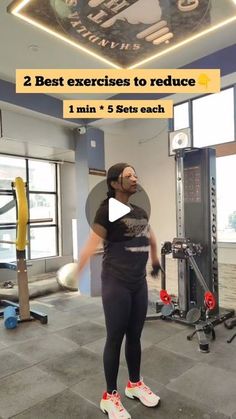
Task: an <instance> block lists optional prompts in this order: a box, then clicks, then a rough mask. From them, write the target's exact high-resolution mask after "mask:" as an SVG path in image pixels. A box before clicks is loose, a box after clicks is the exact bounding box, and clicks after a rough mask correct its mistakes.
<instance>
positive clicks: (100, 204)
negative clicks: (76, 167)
mask: <svg viewBox="0 0 236 419" xmlns="http://www.w3.org/2000/svg"><path fill="white" fill-rule="evenodd" d="M82 205H84V204H83V203H81V206H82ZM135 207H136V209H135ZM137 207H139V209H140V210H141V215H138V214H137ZM101 208H102V209H101ZM99 209H100V210H101V212H102V216H103V221H104V224H105V225H107V228H108V229H110V233H111V232H112V231H113V229H114V230H115V231H117V232H118V233H116V234H115V235H114V236H112V235H111V236H110V241H114V242H118V241H124V240H125V241H126V240H127V241H129V240H131V239H132V236H129V235H127V236H124V229H125V228H126V227H125V226H126V225H128V224H132V225H133V228H134V229H136V230H137V231H138V234H142V229H145V226H146V222H145V221H144V222H143V221H142V219H143V214H144V213H145V214H146V217H147V219H148V220H149V217H150V212H151V205H150V201H149V198H148V195H147V193H146V192H145V190H144V189H143V188H142V186H141V185H138V187H137V192H136V193H134V194H133V195H132V196H131V197H130V199H129V201H128V203H126V205H125V204H123V203H122V202H121V201H119V200H118V199H115V198H114V197H110V198H108V197H107V181H106V178H105V179H104V180H102V181H101V180H100V176H94V177H93V178H90V193H89V194H88V197H87V200H86V203H85V213H86V218H87V221H88V224H89V225H90V227H91V228H92V229H94V224H95V223H94V220H95V218H96V215H97V212H98V211H99ZM139 214H140V212H139ZM107 223H108V224H107ZM102 225H103V224H102ZM116 229H117V230H116ZM94 231H95V232H96V233H97V229H96V230H94Z"/></svg>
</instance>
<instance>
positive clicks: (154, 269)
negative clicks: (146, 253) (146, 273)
mask: <svg viewBox="0 0 236 419" xmlns="http://www.w3.org/2000/svg"><path fill="white" fill-rule="evenodd" d="M161 270H162V268H161V265H160V262H159V261H157V262H154V263H152V270H151V272H150V274H151V276H152V277H153V278H157V277H158V275H159V272H160V271H161Z"/></svg>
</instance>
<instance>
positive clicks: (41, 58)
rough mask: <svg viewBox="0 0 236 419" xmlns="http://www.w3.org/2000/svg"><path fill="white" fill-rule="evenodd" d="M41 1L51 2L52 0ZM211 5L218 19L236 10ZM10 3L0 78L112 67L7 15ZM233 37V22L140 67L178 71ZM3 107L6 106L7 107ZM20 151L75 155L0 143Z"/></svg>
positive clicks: (0, 15)
mask: <svg viewBox="0 0 236 419" xmlns="http://www.w3.org/2000/svg"><path fill="white" fill-rule="evenodd" d="M43 1H44V2H45V1H48V2H50V1H51V0H43ZM60 1H62V0H60ZM63 1H64V0H63ZM81 1H84V0H81ZM86 1H87V0H86ZM93 1H98V0H93ZM129 1H130V0H129ZM157 1H158V0H157ZM166 1H167V0H166ZM168 1H175V0H168ZM176 1H177V0H176ZM192 1H196V0H192ZM146 2H147V4H148V2H149V0H146ZM152 2H153V0H152ZM186 2H187V0H186ZM190 2H191V1H190ZM212 2H213V3H214V4H215V6H216V10H217V14H218V15H219V16H220V15H221V14H223V13H224V10H225V7H226V6H228V5H229V2H230V7H232V4H233V7H235V14H236V1H234V0H212ZM10 3H11V0H1V2H0V57H1V59H0V79H2V80H6V81H9V82H12V83H14V82H15V70H16V69H18V68H45V69H46V68H48V69H50V68H57V69H66V68H68V69H70V68H71V69H103V68H111V66H110V65H108V64H107V63H104V62H102V61H100V60H99V59H97V58H95V57H93V56H91V55H89V54H87V53H85V52H84V51H81V50H79V49H77V48H75V47H73V46H71V45H68V44H66V43H64V42H62V41H61V40H60V39H58V38H55V37H53V36H51V35H49V34H48V33H46V32H44V31H42V30H40V29H38V28H36V27H34V26H32V25H30V24H28V23H26V22H24V21H23V20H21V19H19V18H17V17H15V16H13V15H11V14H9V13H8V12H7V7H8V6H9V4H10ZM149 4H150V3H149ZM235 34H236V21H234V22H232V23H230V24H228V25H225V26H224V27H223V28H221V29H219V30H216V31H212V32H210V33H208V34H207V35H206V36H204V37H200V38H198V39H195V40H194V41H192V42H191V43H189V44H186V45H185V46H183V47H180V48H178V49H175V50H173V51H171V52H169V53H166V54H164V55H162V56H160V57H158V58H156V59H154V60H152V61H150V62H148V63H146V64H143V65H142V66H140V67H139V68H179V67H183V66H186V65H188V64H190V63H192V62H193V61H196V60H198V59H200V58H202V57H206V56H208V55H210V54H212V53H215V52H216V51H218V50H222V49H224V48H226V47H228V46H230V45H234V44H235V40H236V37H235ZM137 58H138V57H137ZM219 66H220V63H219ZM54 96H56V97H57V98H60V99H64V98H71V99H72V98H76V99H79V98H83V99H84V98H87V97H89V98H92V99H97V98H103V99H105V98H108V97H111V96H113V94H93V95H91V94H90V95H86V94H76V95H72V94H57V95H54ZM0 106H1V107H4V103H3V102H1V92H0ZM5 106H8V105H7V104H6V105H5ZM9 106H10V105H9ZM19 109H20V108H19ZM16 110H17V108H16ZM54 119H55V118H54ZM58 122H59V121H58ZM60 122H61V121H60ZM64 122H66V121H64ZM112 122H113V121H111V120H107V121H104V120H103V121H102V125H104V124H105V123H107V124H109V129H110V127H111V125H110V124H112ZM114 122H115V123H116V124H119V123H120V121H118V120H114ZM97 123H98V126H99V125H100V123H101V121H100V122H99V121H98V122H97ZM19 149H20V150H22V151H23V154H24V155H26V156H27V155H28V156H34V157H41V158H51V159H57V160H64V161H71V162H73V161H74V152H73V151H72V150H70V151H68V152H67V151H65V150H60V149H53V148H50V147H42V146H38V147H37V146H36V145H31V146H30V145H29V144H26V143H22V144H21V147H20V148H19V143H18V142H16V141H14V140H12V139H11V140H10V139H8V140H7V141H6V142H2V143H1V152H3V153H12V154H19Z"/></svg>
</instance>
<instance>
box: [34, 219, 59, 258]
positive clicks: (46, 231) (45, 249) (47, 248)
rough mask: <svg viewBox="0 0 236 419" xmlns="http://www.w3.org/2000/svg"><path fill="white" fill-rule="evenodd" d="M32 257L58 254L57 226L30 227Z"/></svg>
mask: <svg viewBox="0 0 236 419" xmlns="http://www.w3.org/2000/svg"><path fill="white" fill-rule="evenodd" d="M30 240H31V259H37V258H43V257H50V256H57V246H56V227H39V228H33V227H31V229H30Z"/></svg>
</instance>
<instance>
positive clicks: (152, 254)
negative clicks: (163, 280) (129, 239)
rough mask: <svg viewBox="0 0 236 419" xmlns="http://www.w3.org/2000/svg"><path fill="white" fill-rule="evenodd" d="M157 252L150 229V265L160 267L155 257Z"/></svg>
mask: <svg viewBox="0 0 236 419" xmlns="http://www.w3.org/2000/svg"><path fill="white" fill-rule="evenodd" d="M157 250H158V249H157V241H156V237H155V234H154V232H153V230H152V229H151V228H150V256H151V261H152V265H156V264H159V265H160V261H159V258H158V255H157Z"/></svg>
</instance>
